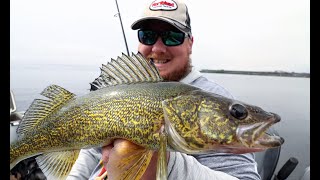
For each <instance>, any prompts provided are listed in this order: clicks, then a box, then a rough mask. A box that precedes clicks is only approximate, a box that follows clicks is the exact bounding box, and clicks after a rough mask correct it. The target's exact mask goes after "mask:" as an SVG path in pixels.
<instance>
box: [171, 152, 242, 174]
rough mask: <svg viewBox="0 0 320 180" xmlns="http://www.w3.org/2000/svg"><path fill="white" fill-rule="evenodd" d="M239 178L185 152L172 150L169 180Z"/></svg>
mask: <svg viewBox="0 0 320 180" xmlns="http://www.w3.org/2000/svg"><path fill="white" fill-rule="evenodd" d="M177 179H185V180H194V179H201V180H237V179H238V178H236V177H233V176H231V175H229V174H226V173H224V172H221V171H215V170H212V169H210V168H208V167H206V166H204V165H202V164H200V163H199V162H198V161H197V160H196V159H195V158H194V157H193V156H188V155H186V154H184V153H179V152H170V160H169V163H168V180H177Z"/></svg>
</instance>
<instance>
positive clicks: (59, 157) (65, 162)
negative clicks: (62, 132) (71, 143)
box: [36, 150, 80, 180]
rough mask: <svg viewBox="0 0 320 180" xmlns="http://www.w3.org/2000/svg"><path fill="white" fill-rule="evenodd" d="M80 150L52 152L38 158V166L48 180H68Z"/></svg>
mask: <svg viewBox="0 0 320 180" xmlns="http://www.w3.org/2000/svg"><path fill="white" fill-rule="evenodd" d="M79 152H80V150H72V151H62V152H50V153H46V154H42V155H40V156H38V157H36V161H37V164H38V165H39V167H40V169H41V170H42V172H43V174H44V175H45V176H46V178H47V179H48V180H51V179H52V180H55V179H59V180H62V179H66V178H67V176H68V175H69V173H70V171H71V168H72V166H73V164H74V163H75V162H76V160H77V158H78V155H79Z"/></svg>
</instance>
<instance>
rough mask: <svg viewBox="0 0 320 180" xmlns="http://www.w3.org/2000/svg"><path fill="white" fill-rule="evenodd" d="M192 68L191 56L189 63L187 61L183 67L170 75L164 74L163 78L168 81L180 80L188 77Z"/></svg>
mask: <svg viewBox="0 0 320 180" xmlns="http://www.w3.org/2000/svg"><path fill="white" fill-rule="evenodd" d="M191 69H192V65H191V58H190V57H189V61H188V63H186V64H185V65H184V66H183V67H181V68H179V69H176V70H175V71H174V72H172V73H170V74H168V75H165V76H162V78H163V79H165V80H167V81H180V80H181V79H183V78H184V77H186V76H187V75H188V74H189V72H191ZM160 74H161V73H160Z"/></svg>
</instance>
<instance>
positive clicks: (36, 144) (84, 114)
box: [10, 82, 197, 159]
mask: <svg viewBox="0 0 320 180" xmlns="http://www.w3.org/2000/svg"><path fill="white" fill-rule="evenodd" d="M195 89H197V88H195V87H193V86H189V85H184V84H181V83H176V82H161V83H141V84H132V85H118V86H115V87H110V88H105V89H101V90H98V91H93V92H91V93H89V94H87V95H84V96H82V97H79V98H76V99H74V100H72V101H71V102H69V103H68V104H66V105H65V106H64V107H63V108H61V109H60V110H58V111H57V112H56V113H54V114H52V115H51V116H48V117H47V118H48V119H52V120H53V121H47V122H46V123H44V124H42V125H41V126H36V127H35V128H34V130H33V131H29V132H28V133H27V134H25V135H24V138H25V139H24V140H23V141H20V142H24V145H21V144H17V145H16V146H20V148H19V149H20V150H18V148H17V149H16V151H21V153H18V152H16V153H15V154H16V157H18V156H20V155H21V154H23V153H24V152H30V154H32V153H34V152H37V151H42V152H46V151H47V150H49V149H46V147H48V148H50V150H51V149H54V148H56V149H59V148H62V147H65V146H68V147H70V149H73V148H85V147H86V145H87V144H88V143H89V144H91V147H94V146H101V145H105V144H107V143H109V142H110V140H112V138H115V137H118V138H125V139H128V140H131V141H133V142H135V143H136V144H138V145H142V146H144V147H147V148H149V149H157V148H158V146H159V139H157V136H154V134H156V133H158V132H159V129H160V126H161V125H162V124H164V117H163V109H162V104H161V102H162V101H163V100H164V99H168V98H172V97H176V96H178V95H181V94H183V93H185V92H188V91H191V90H195ZM10 157H11V158H12V159H14V158H15V156H13V155H12V156H10Z"/></svg>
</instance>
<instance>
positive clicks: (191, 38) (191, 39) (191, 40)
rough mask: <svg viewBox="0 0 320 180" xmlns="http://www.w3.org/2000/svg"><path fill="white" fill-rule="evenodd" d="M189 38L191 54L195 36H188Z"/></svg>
mask: <svg viewBox="0 0 320 180" xmlns="http://www.w3.org/2000/svg"><path fill="white" fill-rule="evenodd" d="M188 40H189V54H192V45H193V36H191V37H190V38H188Z"/></svg>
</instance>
